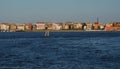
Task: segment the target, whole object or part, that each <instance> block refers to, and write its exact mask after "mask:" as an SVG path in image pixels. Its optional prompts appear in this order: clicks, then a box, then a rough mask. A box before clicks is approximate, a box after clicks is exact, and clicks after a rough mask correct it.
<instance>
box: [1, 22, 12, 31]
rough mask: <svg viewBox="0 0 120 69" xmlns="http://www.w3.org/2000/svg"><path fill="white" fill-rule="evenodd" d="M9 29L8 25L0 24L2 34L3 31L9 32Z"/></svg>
mask: <svg viewBox="0 0 120 69" xmlns="http://www.w3.org/2000/svg"><path fill="white" fill-rule="evenodd" d="M9 28H10V26H9V24H8V23H1V24H0V30H1V31H3V32H4V31H9V30H10V29H9Z"/></svg>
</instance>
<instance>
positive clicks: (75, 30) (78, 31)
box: [23, 30, 120, 32]
mask: <svg viewBox="0 0 120 69" xmlns="http://www.w3.org/2000/svg"><path fill="white" fill-rule="evenodd" d="M23 32H120V30H116V31H105V30H32V31H23Z"/></svg>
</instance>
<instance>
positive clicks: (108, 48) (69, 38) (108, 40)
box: [0, 32, 120, 69]
mask: <svg viewBox="0 0 120 69" xmlns="http://www.w3.org/2000/svg"><path fill="white" fill-rule="evenodd" d="M10 68H11V69H120V32H74V33H71V32H69V33H65V32H64V33H59V32H58V33H55V32H54V33H50V36H49V37H44V33H40V32H36V33H35V32H14V33H13V32H12V33H9V32H4V33H0V69H10Z"/></svg>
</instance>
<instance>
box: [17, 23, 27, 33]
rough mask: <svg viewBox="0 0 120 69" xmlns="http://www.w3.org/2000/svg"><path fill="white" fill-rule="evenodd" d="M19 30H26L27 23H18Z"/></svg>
mask: <svg viewBox="0 0 120 69" xmlns="http://www.w3.org/2000/svg"><path fill="white" fill-rule="evenodd" d="M16 26H17V31H25V24H16Z"/></svg>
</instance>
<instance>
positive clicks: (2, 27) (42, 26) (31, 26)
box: [0, 22, 120, 32]
mask: <svg viewBox="0 0 120 69" xmlns="http://www.w3.org/2000/svg"><path fill="white" fill-rule="evenodd" d="M27 30H28V31H32V30H105V31H113V30H120V22H111V23H107V24H105V23H100V22H99V23H98V22H94V23H90V22H86V23H74V22H65V23H62V22H57V23H51V22H36V23H27V24H22V23H14V24H13V23H12V24H10V23H0V31H10V32H15V31H27Z"/></svg>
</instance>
